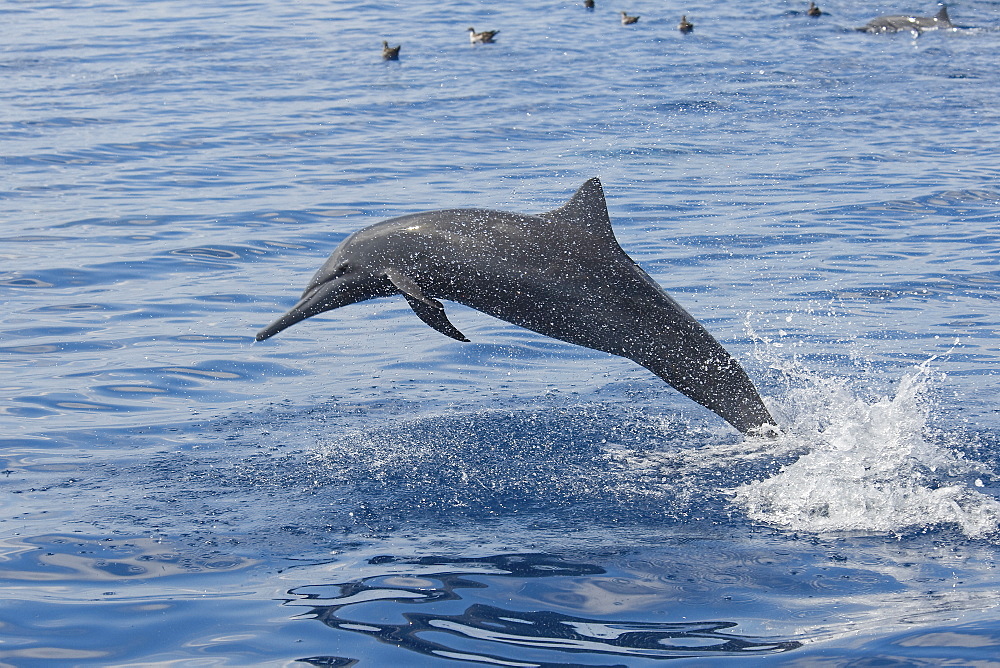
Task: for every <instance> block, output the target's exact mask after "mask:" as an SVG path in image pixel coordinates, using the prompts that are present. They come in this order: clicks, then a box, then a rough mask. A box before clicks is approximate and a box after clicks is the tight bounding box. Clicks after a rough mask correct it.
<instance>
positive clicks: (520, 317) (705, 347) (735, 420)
mask: <svg viewBox="0 0 1000 668" xmlns="http://www.w3.org/2000/svg"><path fill="white" fill-rule="evenodd" d="M397 294H402V295H403V296H404V297H405V298H406V301H407V302H409V304H410V306H411V307H412V308H413V311H414V312H415V313H416V314H417V316H418V317H419V318H420V319H421V320H423V321H424V322H425V323H427V324H428V325H430V326H431V327H433V328H434V329H436V330H437V331H439V332H441V333H442V334H444V335H445V336H450V337H451V338H453V339H457V340H459V341H468V340H469V339H467V338H466V337H465V335H464V334H462V333H461V332H460V331H459V330H458V329H457V328H456V327H455V326H454V325H453V324H452V323H451V322H450V321H449V320H448V317H447V316H446V315H445V312H444V306H442V304H441V302H439V301H438V299H447V300H450V301H454V302H459V303H461V304H465V305H467V306H471V307H472V308H474V309H478V310H480V311H483V312H484V313H488V314H489V315H492V316H494V317H497V318H500V319H501V320H506V321H507V322H510V323H513V324H515V325H520V326H521V327H525V328H527V329H530V330H533V331H535V332H538V333H540V334H544V335H546V336H551V337H553V338H555V339H560V340H562V341H568V342H569V343H574V344H576V345H579V346H584V347H587V348H593V349H595V350H601V351H604V352H607V353H611V354H613V355H620V356H622V357H626V358H628V359H630V360H633V361H634V362H637V363H638V364H641V365H642V366H644V367H646V368H647V369H649V370H650V371H652V372H653V373H654V374H656V375H657V376H659V377H660V378H662V379H663V380H665V381H666V382H667V383H669V384H670V385H671V386H673V387H674V388H675V389H677V390H678V391H680V392H682V393H683V394H685V395H687V396H688V397H690V398H691V399H693V400H694V401H696V402H698V403H699V404H701V405H702V406H705V407H706V408H708V409H710V410H712V411H715V412H716V413H717V414H718V415H719V416H720V417H722V418H723V419H724V420H726V421H727V422H729V424H731V425H732V426H734V427H736V429H738V430H739V431H740V432H742V433H744V434H747V433H750V432H752V431H755V430H759V429H760V428H761V427H766V426H767V425H774V420H773V419H772V418H771V415H770V414H769V413H768V412H767V408H765V407H764V403H763V402H762V401H761V398H760V395H758V394H757V390H756V389H755V388H754V386H753V383H752V382H751V381H750V378H749V377H748V376H747V374H746V372H745V371H744V370H743V368H742V367H741V366H740V364H739V362H737V361H736V360H735V359H733V357H732V356H731V355H730V354H729V353H728V352H726V350H725V349H724V348H723V347H722V345H720V344H719V342H718V341H716V340H715V339H714V338H712V335H711V334H709V333H708V332H707V331H706V330H705V328H704V327H702V326H701V325H700V324H698V322H697V321H696V320H695V319H694V318H692V317H691V316H690V315H689V314H688V312H687V311H685V310H684V309H683V308H681V307H680V306H679V305H678V304H677V302H675V301H674V300H673V299H671V297H670V296H669V295H668V294H667V293H666V292H664V291H663V289H662V288H661V287H660V286H659V285H657V284H656V282H655V281H653V279H652V278H650V277H649V275H648V274H647V273H646V272H644V271H643V270H642V269H640V268H639V266H638V265H637V264H636V263H635V261H634V260H632V258H630V257H629V256H628V255H626V254H625V251H624V250H622V248H621V246H619V245H618V241H617V240H616V239H615V234H614V231H613V230H612V229H611V219H610V217H609V216H608V208H607V204H606V202H605V200H604V190H603V189H602V188H601V182H600V181H599V180H598V179H590V180H589V181H587V182H586V183H584V184H583V186H582V187H581V188H580V189H579V190H578V191H577V192H576V194H575V195H573V197H572V198H571V199H570V200H569V202H568V203H566V204H565V205H564V206H562V207H560V208H558V209H555V210H553V211H549V212H548V213H542V214H539V215H536V216H528V215H522V214H517V213H508V212H504V211H490V210H487V209H446V210H443V211H429V212H426V213H416V214H411V215H408V216H401V217H399V218H391V219H389V220H385V221H382V222H380V223H376V224H374V225H372V226H370V227H366V228H364V229H362V230H359V231H357V232H355V233H354V234H352V235H350V236H349V237H348V238H347V239H345V240H344V241H343V242H342V243H341V244H340V245H339V246H338V247H337V248H336V250H334V251H333V254H332V255H331V256H330V258H329V259H328V260H327V261H326V262H325V263H324V264H323V266H322V267H320V269H319V271H318V272H316V275H315V276H313V278H312V280H311V281H310V282H309V285H308V286H307V287H306V289H305V292H303V293H302V298H301V299H300V300H299V302H298V303H297V304H296V305H295V306H293V307H292V309H291V310H290V311H288V312H287V313H286V314H285V315H283V316H281V317H280V318H278V319H277V320H275V321H274V322H273V323H271V324H270V325H268V326H267V327H265V328H264V329H262V330H261V331H260V332H258V333H257V337H256V338H257V340H258V341H263V340H264V339H267V338H270V337H272V336H274V335H275V334H277V333H278V332H280V331H281V330H283V329H285V328H287V327H290V326H292V325H294V324H295V323H297V322H299V321H301V320H305V319H306V318H309V317H311V316H314V315H317V314H318V313H323V312H324V311H329V310H331V309H335V308H339V307H341V306H347V305H348V304H354V303H357V302H361V301H364V300H366V299H372V298H373V297H389V296H392V295H397ZM764 431H767V429H764Z"/></svg>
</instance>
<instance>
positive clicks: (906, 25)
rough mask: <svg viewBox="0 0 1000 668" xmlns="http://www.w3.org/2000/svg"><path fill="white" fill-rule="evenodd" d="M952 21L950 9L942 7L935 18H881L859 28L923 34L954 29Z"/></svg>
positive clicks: (907, 16) (873, 30) (869, 30)
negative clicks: (926, 31) (940, 29)
mask: <svg viewBox="0 0 1000 668" xmlns="http://www.w3.org/2000/svg"><path fill="white" fill-rule="evenodd" d="M954 27H955V26H954V25H952V23H951V19H950V18H948V9H947V7H945V6H944V5H941V9H940V10H938V13H937V14H935V15H934V16H910V15H898V16H879V17H878V18H875V19H872V20H871V21H869V22H868V23H866V24H865V25H863V26H861V27H860V28H858V30H859V31H861V32H872V33H882V32H904V31H910V32H918V33H919V32H923V31H924V30H937V29H938V28H954Z"/></svg>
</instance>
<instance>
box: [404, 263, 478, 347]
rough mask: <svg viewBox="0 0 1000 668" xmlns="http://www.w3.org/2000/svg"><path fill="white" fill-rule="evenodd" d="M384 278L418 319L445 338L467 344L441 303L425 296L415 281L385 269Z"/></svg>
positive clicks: (466, 340) (463, 335)
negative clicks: (404, 298) (394, 287)
mask: <svg viewBox="0 0 1000 668" xmlns="http://www.w3.org/2000/svg"><path fill="white" fill-rule="evenodd" d="M385 276H386V278H388V279H389V282H390V283H392V284H393V285H395V286H396V289H397V290H399V291H400V292H402V293H403V296H404V297H406V301H407V303H409V305H410V308H412V309H413V312H414V313H416V314H417V317H418V318H420V319H421V320H423V321H424V322H426V323H427V324H428V325H430V326H431V327H433V328H434V329H436V330H437V331H439V332H441V333H442V334H444V335H445V336H450V337H451V338H453V339H457V340H459V341H464V342H466V343H468V342H469V339H467V338H466V336H465V334H462V332H460V331H458V328H457V327H455V325H453V324H451V321H450V320H448V316H447V315H445V312H444V306H443V305H442V304H441V302H439V301H438V300H436V299H434V298H433V297H428V296H427V295H425V294H424V291H423V290H421V289H420V286H419V285H417V282H416V281H414V280H413V279H412V278H410V277H409V276H407V275H406V274H404V273H403V272H401V271H399V270H398V269H386V270H385Z"/></svg>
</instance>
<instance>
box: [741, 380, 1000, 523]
mask: <svg viewBox="0 0 1000 668" xmlns="http://www.w3.org/2000/svg"><path fill="white" fill-rule="evenodd" d="M930 362H931V360H929V361H928V362H925V363H924V364H922V365H920V366H918V367H916V368H914V369H913V370H911V371H910V372H908V373H906V374H905V375H904V376H903V378H902V379H901V380H900V381H899V383H898V386H897V387H896V389H895V394H894V395H892V396H881V397H876V398H874V399H868V400H865V399H862V398H859V397H857V396H856V395H855V394H854V393H853V392H852V391H851V389H850V383H849V382H847V381H845V380H843V379H837V378H830V377H825V378H824V377H821V376H819V375H817V374H814V373H810V372H807V371H804V370H803V369H802V368H801V366H799V365H797V364H795V363H794V362H793V363H791V364H786V365H784V366H786V368H782V369H779V370H780V371H782V373H783V374H784V375H785V376H786V378H789V377H794V378H795V381H796V385H798V387H796V388H793V389H789V391H788V395H787V396H786V397H784V398H783V399H782V400H781V401H780V403H781V404H782V405H778V406H775V408H777V409H778V413H779V414H782V413H783V415H781V418H780V419H779V421H780V422H781V423H782V425H783V431H784V433H783V435H782V436H781V437H780V438H779V439H778V440H779V443H777V444H776V447H775V448H774V451H776V452H796V451H797V452H800V453H801V454H800V456H799V457H798V458H797V459H796V460H795V461H794V462H793V463H790V464H787V465H785V466H784V467H782V469H781V470H780V472H779V473H777V474H776V475H774V476H772V477H770V478H767V479H765V480H761V481H758V482H753V483H749V484H745V485H742V486H740V487H738V488H736V489H734V490H733V492H734V496H735V502H736V504H737V505H738V506H740V507H742V509H743V510H744V512H746V514H747V516H748V517H749V518H751V519H752V520H755V521H758V522H762V523H766V524H770V525H772V526H780V527H785V528H789V529H794V530H797V531H808V532H829V531H863V532H889V533H891V532H899V531H903V530H909V529H913V528H921V527H933V526H942V525H953V526H956V525H957V526H958V527H959V528H960V529H961V531H962V532H963V533H965V534H966V535H967V536H969V537H983V536H986V535H988V534H992V533H995V532H997V530H998V528H1000V502H998V501H997V500H996V499H995V498H993V497H991V496H988V495H986V494H983V493H982V492H980V491H978V490H976V489H975V487H976V486H977V485H982V482H981V480H980V479H979V478H977V475H985V474H986V471H985V470H984V467H982V466H981V465H979V464H976V463H975V462H972V461H969V460H966V459H965V458H963V457H962V456H961V455H960V453H958V452H955V451H953V450H952V449H951V448H949V447H948V446H947V445H946V444H944V443H942V440H946V439H942V438H941V435H939V434H938V435H935V434H933V433H932V432H931V431H930V430H929V429H928V416H929V414H930V411H931V409H932V403H931V401H930V400H929V398H928V397H927V391H928V388H929V387H930V386H931V385H932V383H933V382H934V374H933V373H932V372H931V370H930ZM793 367H795V368H793ZM939 377H940V376H939Z"/></svg>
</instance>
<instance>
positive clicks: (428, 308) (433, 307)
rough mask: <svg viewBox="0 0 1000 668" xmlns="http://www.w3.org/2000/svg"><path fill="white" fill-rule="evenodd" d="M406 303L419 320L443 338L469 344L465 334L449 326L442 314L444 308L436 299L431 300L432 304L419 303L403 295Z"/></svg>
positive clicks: (453, 326)
mask: <svg viewBox="0 0 1000 668" xmlns="http://www.w3.org/2000/svg"><path fill="white" fill-rule="evenodd" d="M405 296H406V301H408V302H409V303H410V308H412V309H413V312H414V313H416V314H417V317H419V318H420V319H421V320H423V321H424V322H426V323H427V324H428V325H430V326H431V327H433V328H434V329H436V330H437V331H439V332H441V333H442V334H444V335H445V336H450V337H451V338H453V339H456V340H458V341H464V342H465V343H468V342H469V339H468V338H466V336H465V334H462V332H460V331H458V329H457V328H456V327H455V325H453V324H451V322H449V320H448V316H447V315H445V313H444V306H442V305H441V302H439V301H438V300H436V299H431V300H430V301H431V302H432V303H430V304H428V303H427V302H424V301H421V300H419V299H414V298H413V297H411V296H410V295H405Z"/></svg>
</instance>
